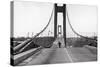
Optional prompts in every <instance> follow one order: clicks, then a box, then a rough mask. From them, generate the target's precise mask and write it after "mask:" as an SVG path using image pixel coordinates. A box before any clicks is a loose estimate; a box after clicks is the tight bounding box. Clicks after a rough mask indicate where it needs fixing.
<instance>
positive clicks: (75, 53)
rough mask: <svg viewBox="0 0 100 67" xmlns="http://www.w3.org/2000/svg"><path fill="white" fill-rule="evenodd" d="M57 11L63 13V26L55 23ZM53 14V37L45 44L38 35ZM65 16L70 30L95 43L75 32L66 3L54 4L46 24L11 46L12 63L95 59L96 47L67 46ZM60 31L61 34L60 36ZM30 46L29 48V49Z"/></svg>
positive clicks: (33, 63)
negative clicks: (30, 36)
mask: <svg viewBox="0 0 100 67" xmlns="http://www.w3.org/2000/svg"><path fill="white" fill-rule="evenodd" d="M57 13H62V14H63V28H62V26H61V25H59V26H58V25H57ZM53 15H54V37H52V38H51V39H52V40H51V39H48V38H47V39H45V40H49V41H48V43H49V44H47V43H46V41H45V40H42V39H43V38H41V37H39V36H40V35H41V34H42V33H43V32H44V31H45V30H46V29H47V28H48V26H49V25H50V22H51V19H52V17H53ZM66 18H67V20H68V23H69V25H70V28H71V29H72V31H73V32H74V33H75V34H76V35H77V36H79V37H81V38H84V39H86V40H91V41H93V42H95V43H97V40H96V39H93V38H89V37H86V36H83V35H81V34H79V33H77V32H76V31H75V30H74V29H73V27H72V25H71V22H70V18H69V15H68V9H67V5H66V4H63V6H58V5H57V4H54V6H53V10H52V13H51V16H50V18H49V20H48V23H47V25H46V26H45V27H44V28H43V29H42V30H41V31H40V32H39V33H37V34H36V35H35V36H34V37H32V38H29V39H26V40H25V41H23V42H22V43H21V44H19V45H17V46H11V61H12V62H13V63H12V65H18V66H20V65H36V64H54V63H73V62H86V61H96V60H97V53H96V52H97V48H95V47H91V46H88V45H87V44H86V46H84V47H73V46H69V44H68V41H67V40H68V39H67V38H66V32H67V31H66ZM61 28H62V30H61ZM62 31H63V32H62ZM61 33H62V36H60V35H61ZM38 40H40V41H42V42H44V43H43V44H45V45H46V47H45V46H41V45H40V43H38V44H36V43H35V42H39V41H38ZM30 48H31V49H30Z"/></svg>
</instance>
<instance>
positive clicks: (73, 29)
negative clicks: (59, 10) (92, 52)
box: [66, 5, 95, 40]
mask: <svg viewBox="0 0 100 67" xmlns="http://www.w3.org/2000/svg"><path fill="white" fill-rule="evenodd" d="M66 14H67V19H68V23H69V25H70V28H71V29H72V31H73V32H74V33H75V34H76V35H78V36H80V37H82V38H85V39H91V40H95V39H92V38H89V37H86V36H83V35H81V34H79V33H77V32H76V31H75V29H74V28H73V27H72V25H71V22H70V19H69V14H68V6H67V5H66Z"/></svg>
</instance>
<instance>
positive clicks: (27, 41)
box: [13, 39, 31, 53]
mask: <svg viewBox="0 0 100 67" xmlns="http://www.w3.org/2000/svg"><path fill="white" fill-rule="evenodd" d="M30 41H31V39H27V40H25V41H24V42H22V43H21V44H19V45H17V46H16V47H14V48H13V53H16V52H18V51H19V50H20V49H21V48H22V47H24V46H25V45H26V44H28V43H29V42H30Z"/></svg>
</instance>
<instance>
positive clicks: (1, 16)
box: [0, 0, 100, 67]
mask: <svg viewBox="0 0 100 67" xmlns="http://www.w3.org/2000/svg"><path fill="white" fill-rule="evenodd" d="M10 1H11V0H0V67H12V66H10V65H9V64H10V61H9V60H10V58H9V57H10V43H9V42H10ZM21 1H23V0H21ZM24 1H37V2H52V3H55V2H57V3H67V4H82V5H97V6H98V25H100V23H99V22H100V20H99V18H100V0H24ZM98 28H99V29H100V26H98ZM98 35H99V38H100V31H98ZM98 41H99V44H100V39H99V40H98ZM99 44H98V46H99ZM98 48H99V52H100V46H99V47H98ZM99 52H98V53H99ZM98 55H99V58H100V53H99V54H98ZM99 60H100V59H99ZM99 64H100V61H98V62H83V63H64V64H49V65H32V66H25V67H33V66H37V67H38V66H41V67H47V66H48V67H66V66H67V67H80V66H81V67H99Z"/></svg>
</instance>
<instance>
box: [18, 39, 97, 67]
mask: <svg viewBox="0 0 100 67" xmlns="http://www.w3.org/2000/svg"><path fill="white" fill-rule="evenodd" d="M61 40H62V41H61ZM61 40H60V41H61V44H62V46H61V48H59V46H58V41H59V40H58V39H57V40H56V41H55V42H54V43H53V46H52V47H51V48H44V49H42V50H41V51H40V52H38V53H36V54H35V55H33V56H31V57H30V58H28V59H26V60H24V61H23V62H22V63H20V64H19V65H40V64H55V63H73V62H88V61H96V60H97V55H96V54H93V53H91V51H89V50H88V49H87V48H85V47H67V48H64V41H63V39H61Z"/></svg>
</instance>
